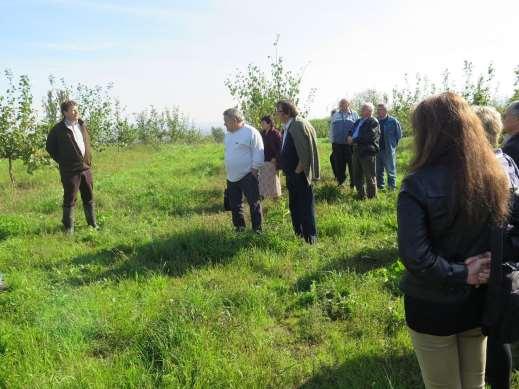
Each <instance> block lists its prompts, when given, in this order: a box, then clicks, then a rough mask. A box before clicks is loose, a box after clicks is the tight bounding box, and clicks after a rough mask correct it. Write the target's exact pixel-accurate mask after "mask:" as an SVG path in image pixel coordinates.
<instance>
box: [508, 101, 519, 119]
mask: <svg viewBox="0 0 519 389" xmlns="http://www.w3.org/2000/svg"><path fill="white" fill-rule="evenodd" d="M506 113H508V114H510V115H512V116H515V117H516V118H519V100H516V101H512V103H511V104H510V105H509V106H508V108H507V109H506Z"/></svg>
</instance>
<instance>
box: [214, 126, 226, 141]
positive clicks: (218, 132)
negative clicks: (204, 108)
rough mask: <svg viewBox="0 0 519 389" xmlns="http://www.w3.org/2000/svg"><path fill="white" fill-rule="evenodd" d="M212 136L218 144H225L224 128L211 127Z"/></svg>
mask: <svg viewBox="0 0 519 389" xmlns="http://www.w3.org/2000/svg"><path fill="white" fill-rule="evenodd" d="M211 135H212V137H213V139H214V141H215V142H216V143H223V139H224V137H225V130H224V129H223V128H222V127H211Z"/></svg>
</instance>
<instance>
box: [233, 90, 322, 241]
mask: <svg viewBox="0 0 519 389" xmlns="http://www.w3.org/2000/svg"><path fill="white" fill-rule="evenodd" d="M276 115H277V117H278V119H279V121H280V122H281V123H282V124H283V133H282V134H281V133H280V132H279V131H278V130H277V129H275V128H274V122H273V119H272V118H271V117H269V116H265V117H263V118H262V120H261V127H262V130H263V134H260V133H259V131H258V130H256V129H255V128H253V127H251V126H249V125H247V124H245V121H244V117H243V114H242V113H241V112H240V111H239V110H237V109H235V108H230V109H227V110H226V111H225V112H224V113H223V118H224V123H225V127H226V128H227V133H226V134H225V139H224V144H225V166H226V170H227V196H228V200H229V206H230V210H231V212H232V220H233V224H234V227H235V228H236V230H237V231H241V230H243V229H244V228H245V218H244V213H243V196H245V198H246V199H247V202H248V204H249V208H250V214H251V221H252V229H253V230H254V231H255V232H258V233H259V232H261V228H262V226H261V224H262V209H261V198H262V197H271V198H274V199H277V198H279V196H280V195H281V185H280V182H279V176H278V169H280V170H282V171H283V173H284V174H285V176H286V186H287V190H288V203H289V209H290V216H291V220H292V227H293V229H294V233H295V234H296V235H297V236H299V237H301V238H303V239H304V240H305V241H306V242H307V243H309V244H314V243H315V242H316V240H317V228H316V223H315V199H314V193H313V188H312V184H313V181H315V180H318V179H319V154H318V150H317V138H316V133H315V130H314V128H313V127H312V126H311V124H310V123H309V122H308V121H306V120H304V119H301V118H299V117H298V111H297V109H296V107H295V105H294V104H293V103H292V102H290V101H288V100H281V101H279V102H277V104H276Z"/></svg>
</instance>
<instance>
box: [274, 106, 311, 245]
mask: <svg viewBox="0 0 519 389" xmlns="http://www.w3.org/2000/svg"><path fill="white" fill-rule="evenodd" d="M276 113H277V116H278V118H279V120H280V121H281V123H283V129H284V131H283V140H282V144H281V155H280V162H281V168H282V169H283V172H284V173H285V176H286V179H287V190H288V206H289V208H290V216H291V218H292V226H293V228H294V232H295V233H296V235H298V236H300V237H302V238H304V240H305V241H306V242H307V243H309V244H314V243H316V240H317V228H316V226H315V200H314V193H313V190H312V183H313V181H315V180H318V179H319V154H318V151H317V140H316V134H315V130H314V128H313V127H312V125H311V124H310V123H309V122H308V121H307V120H303V119H301V118H299V117H297V109H296V107H295V105H294V104H293V103H292V102H290V101H288V100H281V101H279V102H278V103H277V104H276Z"/></svg>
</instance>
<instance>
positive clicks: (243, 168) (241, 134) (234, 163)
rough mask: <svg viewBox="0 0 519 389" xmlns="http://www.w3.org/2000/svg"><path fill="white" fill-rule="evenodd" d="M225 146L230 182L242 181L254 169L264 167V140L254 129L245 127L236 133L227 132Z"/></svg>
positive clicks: (226, 166) (226, 165)
mask: <svg viewBox="0 0 519 389" xmlns="http://www.w3.org/2000/svg"><path fill="white" fill-rule="evenodd" d="M224 145H225V168H226V170H227V179H228V180H229V181H231V182H237V181H240V180H241V179H242V178H243V177H245V176H246V175H247V174H249V173H250V172H251V170H252V169H259V168H260V167H261V166H262V165H263V162H264V160H265V154H264V151H263V139H262V138H261V134H260V133H259V131H258V130H256V129H255V128H254V127H251V126H249V125H244V126H243V127H241V128H239V129H238V130H236V131H234V132H226V134H225V138H224Z"/></svg>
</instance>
